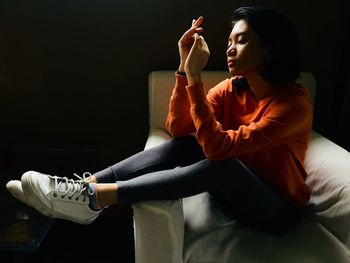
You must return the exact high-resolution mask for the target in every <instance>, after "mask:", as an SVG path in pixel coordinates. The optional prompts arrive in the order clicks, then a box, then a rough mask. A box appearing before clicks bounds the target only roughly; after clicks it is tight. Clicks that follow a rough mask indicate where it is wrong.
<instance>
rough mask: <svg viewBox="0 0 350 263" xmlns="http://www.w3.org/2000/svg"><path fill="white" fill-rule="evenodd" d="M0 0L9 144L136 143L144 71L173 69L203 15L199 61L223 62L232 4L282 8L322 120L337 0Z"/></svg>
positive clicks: (110, 156) (338, 35)
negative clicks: (185, 36) (313, 84)
mask: <svg viewBox="0 0 350 263" xmlns="http://www.w3.org/2000/svg"><path fill="white" fill-rule="evenodd" d="M323 2H324V1H316V0H312V1H308V2H306V1H288V2H287V1H278V0H266V1H238V0H237V1H221V0H217V1H208V0H201V1H200V0H194V1H190V0H177V1H166V0H154V1H141V0H113V1H112V0H80V1H78V0H69V1H68V0H32V1H28V0H2V1H1V2H0V23H1V24H0V71H1V72H0V73H1V74H0V120H1V122H0V130H1V131H0V132H1V134H2V136H1V144H0V147H1V145H2V146H3V147H5V145H6V147H10V148H13V147H14V148H31V147H34V148H76V149H80V148H86V149H96V150H97V152H98V155H97V159H98V161H97V166H99V167H101V168H102V167H104V166H105V165H109V164H111V163H113V162H115V161H118V160H120V159H122V158H124V157H126V156H128V155H130V154H132V153H134V152H136V151H139V150H141V149H143V146H144V143H145V140H146V136H147V131H148V112H147V107H148V104H147V76H148V73H149V72H151V71H153V70H159V69H170V70H176V68H177V66H178V53H177V52H178V51H177V41H178V39H179V37H180V36H181V34H182V32H183V31H184V30H185V29H186V28H187V27H188V26H189V25H190V23H191V20H192V18H196V17H198V16H199V15H203V16H204V18H205V21H204V25H203V26H204V28H205V31H204V37H205V38H206V40H207V42H208V45H209V48H210V50H211V57H210V60H209V63H208V66H207V69H226V58H225V49H226V42H227V36H228V33H229V31H230V25H229V24H230V15H231V13H232V11H233V10H234V9H235V8H237V7H239V6H241V5H265V6H269V7H274V8H276V9H278V10H280V11H282V12H283V13H285V14H286V15H287V16H288V17H289V18H290V19H291V20H292V22H293V23H294V24H295V26H296V28H297V30H298V32H299V35H300V40H301V45H302V70H303V71H310V72H312V73H313V74H314V75H315V77H316V79H317V83H318V89H317V97H316V105H315V125H314V126H315V129H317V130H318V131H319V132H321V133H322V134H324V135H326V136H328V137H330V138H331V139H333V140H335V141H336V142H341V141H342V138H340V137H337V135H336V134H335V133H334V131H333V130H332V120H333V118H332V116H333V114H334V109H332V107H331V105H332V101H333V100H334V98H335V96H336V95H335V93H336V88H337V87H336V86H335V85H334V83H335V82H336V79H337V77H338V76H337V73H338V71H339V65H340V59H341V55H342V49H343V48H344V47H343V46H342V43H343V39H344V37H345V23H344V21H345V19H346V17H347V15H348V14H349V10H348V9H346V8H345V1H341V0H334V1H332V2H331V3H327V4H326V3H323Z"/></svg>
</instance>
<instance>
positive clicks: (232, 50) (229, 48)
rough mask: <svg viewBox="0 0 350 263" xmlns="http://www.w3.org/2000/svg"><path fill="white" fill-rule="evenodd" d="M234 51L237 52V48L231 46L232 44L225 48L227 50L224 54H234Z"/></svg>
mask: <svg viewBox="0 0 350 263" xmlns="http://www.w3.org/2000/svg"><path fill="white" fill-rule="evenodd" d="M236 53H237V50H236V48H235V47H233V46H230V47H228V49H227V51H226V54H227V55H228V56H234V55H236Z"/></svg>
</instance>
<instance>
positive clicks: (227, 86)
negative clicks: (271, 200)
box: [166, 75, 312, 206]
mask: <svg viewBox="0 0 350 263" xmlns="http://www.w3.org/2000/svg"><path fill="white" fill-rule="evenodd" d="M166 126H167V128H168V130H169V132H170V133H171V134H172V135H173V136H174V137H181V136H185V135H189V134H190V133H193V132H195V133H196V138H197V140H198V142H199V143H200V145H201V146H202V148H203V150H204V153H205V155H206V157H207V158H208V159H209V160H222V159H227V158H232V157H235V158H238V159H239V160H240V161H242V162H243V163H244V164H245V165H246V166H247V167H248V168H249V169H250V170H251V171H252V172H253V173H254V174H256V175H257V176H258V177H259V178H260V179H261V180H262V181H264V182H265V183H266V184H268V185H270V186H271V187H272V189H274V190H275V191H276V192H277V193H279V194H280V195H281V196H283V197H285V198H287V199H289V200H291V201H292V202H294V203H295V204H297V205H299V206H304V205H306V203H307V202H308V200H309V198H310V189H309V188H308V186H307V185H306V184H305V178H306V176H307V174H306V172H305V169H304V166H303V165H304V158H305V153H306V149H307V143H308V141H309V138H310V134H311V128H312V104H311V101H310V98H309V94H308V92H307V90H306V89H305V88H303V87H301V86H300V85H298V84H295V85H293V86H291V87H286V88H285V89H282V90H279V91H278V92H275V94H273V95H271V96H268V97H266V98H264V99H263V100H261V101H259V102H256V100H254V98H253V97H252V93H251V91H250V90H248V89H242V90H240V91H237V89H236V88H235V87H234V86H233V78H231V79H226V80H224V81H222V82H221V83H219V84H218V85H216V86H215V87H214V88H212V89H211V90H209V92H208V94H207V95H206V93H205V90H204V88H203V84H200V85H193V86H188V84H187V79H186V77H183V76H180V75H176V82H175V87H174V90H173V93H172V96H171V99H170V103H169V113H168V118H167V122H166ZM232 176H234V175H232Z"/></svg>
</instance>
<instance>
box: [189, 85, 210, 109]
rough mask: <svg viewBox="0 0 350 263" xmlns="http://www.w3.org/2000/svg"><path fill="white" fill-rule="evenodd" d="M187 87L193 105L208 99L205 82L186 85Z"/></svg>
mask: <svg viewBox="0 0 350 263" xmlns="http://www.w3.org/2000/svg"><path fill="white" fill-rule="evenodd" d="M186 89H187V94H188V97H189V99H190V102H191V104H192V105H193V104H200V103H204V102H205V101H206V99H207V95H206V94H205V91H204V85H203V83H200V84H196V85H191V86H186Z"/></svg>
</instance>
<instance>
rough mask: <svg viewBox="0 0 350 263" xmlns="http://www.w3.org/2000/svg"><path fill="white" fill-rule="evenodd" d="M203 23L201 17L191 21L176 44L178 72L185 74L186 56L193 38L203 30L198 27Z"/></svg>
mask: <svg viewBox="0 0 350 263" xmlns="http://www.w3.org/2000/svg"><path fill="white" fill-rule="evenodd" d="M202 22H203V17H202V16H200V17H199V18H198V19H197V20H195V19H193V21H192V26H191V28H190V29H188V30H187V31H186V32H185V33H184V34H183V35H182V37H181V38H180V40H179V42H178V47H179V53H180V66H179V71H181V72H185V64H186V60H187V57H188V54H189V53H190V51H191V48H192V46H193V43H194V41H195V36H198V34H200V33H201V32H202V31H203V28H201V27H199V26H200V25H201V24H202Z"/></svg>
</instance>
